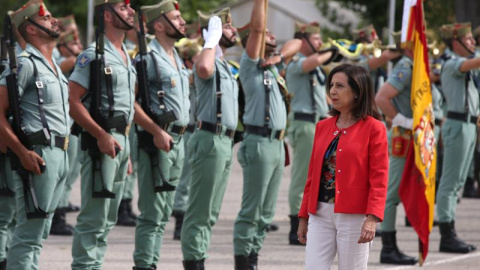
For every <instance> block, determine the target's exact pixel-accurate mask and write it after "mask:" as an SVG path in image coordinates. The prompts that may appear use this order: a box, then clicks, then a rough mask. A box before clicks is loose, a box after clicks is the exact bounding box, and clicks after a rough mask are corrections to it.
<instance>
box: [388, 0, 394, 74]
mask: <svg viewBox="0 0 480 270" xmlns="http://www.w3.org/2000/svg"><path fill="white" fill-rule="evenodd" d="M389 5H390V9H389V11H390V12H389V15H388V32H389V34H388V44H393V43H394V41H393V36H392V35H391V33H393V31H395V0H390V4H389ZM392 68H393V64H392V62H391V61H389V62H388V64H387V74H388V75H390V73H391V72H392Z"/></svg>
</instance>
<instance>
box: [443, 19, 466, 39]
mask: <svg viewBox="0 0 480 270" xmlns="http://www.w3.org/2000/svg"><path fill="white" fill-rule="evenodd" d="M471 32H472V25H471V24H470V23H469V22H467V23H452V24H444V25H442V27H441V28H440V35H441V36H442V38H443V39H451V38H461V37H464V36H466V35H468V34H469V33H471Z"/></svg>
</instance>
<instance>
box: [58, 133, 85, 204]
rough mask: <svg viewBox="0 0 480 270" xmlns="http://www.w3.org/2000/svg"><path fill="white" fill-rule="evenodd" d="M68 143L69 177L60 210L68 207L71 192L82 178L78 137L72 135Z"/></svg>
mask: <svg viewBox="0 0 480 270" xmlns="http://www.w3.org/2000/svg"><path fill="white" fill-rule="evenodd" d="M69 139H70V140H69V142H68V151H67V153H68V164H69V165H68V168H69V170H68V175H67V180H66V181H65V188H64V189H63V194H62V197H61V199H60V202H59V203H58V208H62V207H67V206H68V204H69V202H70V192H71V191H72V187H73V184H74V183H75V181H77V179H78V177H79V176H80V162H78V153H79V151H80V148H79V144H78V137H77V136H74V135H71V136H70V137H69Z"/></svg>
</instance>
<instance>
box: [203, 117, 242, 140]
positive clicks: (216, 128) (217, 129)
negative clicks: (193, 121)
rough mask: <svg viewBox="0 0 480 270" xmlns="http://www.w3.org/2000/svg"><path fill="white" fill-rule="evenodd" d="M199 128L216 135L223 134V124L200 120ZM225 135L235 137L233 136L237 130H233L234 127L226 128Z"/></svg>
mask: <svg viewBox="0 0 480 270" xmlns="http://www.w3.org/2000/svg"><path fill="white" fill-rule="evenodd" d="M198 129H199V130H205V131H209V132H211V133H213V134H215V135H221V134H222V125H217V124H212V123H208V122H203V121H201V122H199V123H198ZM225 136H227V137H230V138H231V139H233V136H235V130H233V129H227V130H225Z"/></svg>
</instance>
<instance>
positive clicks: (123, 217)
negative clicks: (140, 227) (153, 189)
mask: <svg viewBox="0 0 480 270" xmlns="http://www.w3.org/2000/svg"><path fill="white" fill-rule="evenodd" d="M127 205H128V202H127V200H121V201H120V207H118V218H117V225H120V226H128V227H135V225H136V222H135V219H133V218H132V217H131V216H130V215H129V214H128V206H127Z"/></svg>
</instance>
